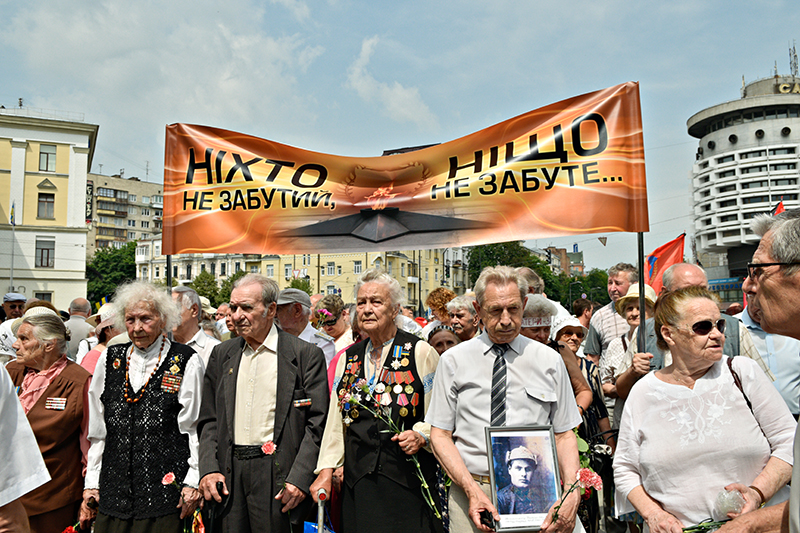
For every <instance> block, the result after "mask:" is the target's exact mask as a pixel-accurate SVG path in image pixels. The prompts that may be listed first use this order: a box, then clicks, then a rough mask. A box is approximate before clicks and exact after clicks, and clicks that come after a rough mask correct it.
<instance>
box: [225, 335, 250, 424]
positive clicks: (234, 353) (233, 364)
mask: <svg viewBox="0 0 800 533" xmlns="http://www.w3.org/2000/svg"><path fill="white" fill-rule="evenodd" d="M244 346H245V342H244V339H242V338H241V337H239V342H237V343H236V344H235V345H234V346H232V347H231V348H230V350H229V352H228V358H227V359H226V360H225V363H224V364H223V367H222V379H223V382H224V383H225V385H224V386H225V411H226V412H225V414H226V415H227V416H226V418H227V419H228V435H230V436H231V438H233V417H234V407H235V406H236V380H237V378H238V376H239V364H240V363H241V362H242V351H243V350H244Z"/></svg>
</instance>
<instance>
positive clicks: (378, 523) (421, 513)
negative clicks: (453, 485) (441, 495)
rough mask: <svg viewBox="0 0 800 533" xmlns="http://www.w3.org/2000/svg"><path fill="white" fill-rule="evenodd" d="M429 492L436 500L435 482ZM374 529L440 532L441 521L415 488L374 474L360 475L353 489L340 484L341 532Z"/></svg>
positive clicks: (359, 532)
mask: <svg viewBox="0 0 800 533" xmlns="http://www.w3.org/2000/svg"><path fill="white" fill-rule="evenodd" d="M431 493H432V495H433V497H434V499H438V498H437V493H436V484H435V482H434V483H432V484H431ZM437 504H438V502H437ZM376 531H387V532H388V531H397V532H407V533H411V532H417V531H425V532H431V533H442V521H441V519H439V518H436V516H435V515H434V514H433V511H432V510H431V508H430V507H428V504H427V503H425V500H424V498H423V497H422V492H421V491H420V489H419V488H418V487H417V488H408V487H404V486H403V485H400V484H399V483H395V482H394V481H392V480H391V479H389V478H388V477H386V476H384V475H382V474H375V473H372V474H367V475H365V476H364V477H362V478H361V479H360V480H358V482H357V483H356V484H355V486H353V488H350V487H349V486H348V485H347V483H343V486H342V531H341V533H375V532H376Z"/></svg>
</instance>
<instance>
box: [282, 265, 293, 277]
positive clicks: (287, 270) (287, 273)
mask: <svg viewBox="0 0 800 533" xmlns="http://www.w3.org/2000/svg"><path fill="white" fill-rule="evenodd" d="M283 277H284V278H286V279H290V278H291V277H292V265H283Z"/></svg>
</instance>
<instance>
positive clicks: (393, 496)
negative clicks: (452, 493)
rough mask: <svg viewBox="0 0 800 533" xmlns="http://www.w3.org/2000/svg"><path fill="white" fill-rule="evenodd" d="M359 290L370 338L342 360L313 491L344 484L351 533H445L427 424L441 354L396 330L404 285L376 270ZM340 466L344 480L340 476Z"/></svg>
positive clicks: (344, 520) (364, 329) (346, 524)
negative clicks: (386, 532) (401, 285)
mask: <svg viewBox="0 0 800 533" xmlns="http://www.w3.org/2000/svg"><path fill="white" fill-rule="evenodd" d="M356 292H357V300H356V301H357V313H358V322H359V324H360V328H361V332H362V334H364V335H366V339H365V340H363V341H361V342H359V343H357V344H355V345H353V346H351V347H350V348H348V349H347V351H346V352H345V354H344V355H342V357H340V358H339V362H338V364H337V369H336V375H337V376H339V378H338V379H337V381H336V382H335V383H334V386H333V391H334V393H333V394H332V395H331V407H330V415H329V416H328V420H327V424H326V426H325V434H324V436H323V438H322V447H321V450H320V456H319V461H318V462H317V471H316V472H317V473H318V474H319V476H318V478H317V480H316V481H315V482H314V484H313V485H312V486H311V494H312V495H313V496H314V498H317V493H318V491H319V490H320V489H325V490H327V491H328V492H330V489H331V486H332V485H337V484H341V491H342V531H343V532H345V533H360V532H370V533H371V532H374V531H414V532H416V531H441V528H442V523H441V520H440V518H439V511H438V509H437V507H436V503H435V502H434V498H432V497H431V495H432V494H434V495H435V494H436V491H435V484H436V460H435V459H434V457H433V454H432V453H431V452H430V448H429V440H430V426H429V425H427V424H425V423H424V418H425V409H426V407H427V405H428V403H429V399H430V392H431V385H432V383H433V375H434V372H435V371H436V366H437V364H438V362H439V354H438V353H437V352H436V350H434V349H433V348H432V347H431V346H430V345H428V344H427V343H426V342H424V341H421V340H420V339H419V338H417V337H415V336H414V335H411V334H410V333H406V332H404V331H402V330H399V329H398V328H397V326H396V325H395V318H396V317H397V315H398V313H399V312H400V304H401V303H402V299H403V291H402V288H401V287H400V284H399V283H398V282H397V280H395V279H394V278H392V277H391V276H389V275H387V274H385V273H383V272H381V271H380V270H377V269H371V270H368V271H367V272H365V273H364V274H363V275H362V276H361V278H359V281H358V282H357V284H356ZM337 413H339V414H338V416H337ZM339 467H343V479H342V478H339V476H338V475H335V474H334V472H335V471H337V472H338V471H340V470H337V469H339Z"/></svg>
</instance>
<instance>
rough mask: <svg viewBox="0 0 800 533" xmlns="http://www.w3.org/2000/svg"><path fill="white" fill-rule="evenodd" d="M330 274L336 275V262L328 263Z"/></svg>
mask: <svg viewBox="0 0 800 533" xmlns="http://www.w3.org/2000/svg"><path fill="white" fill-rule="evenodd" d="M328 275H329V276H335V275H336V265H335V264H334V263H328Z"/></svg>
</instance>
